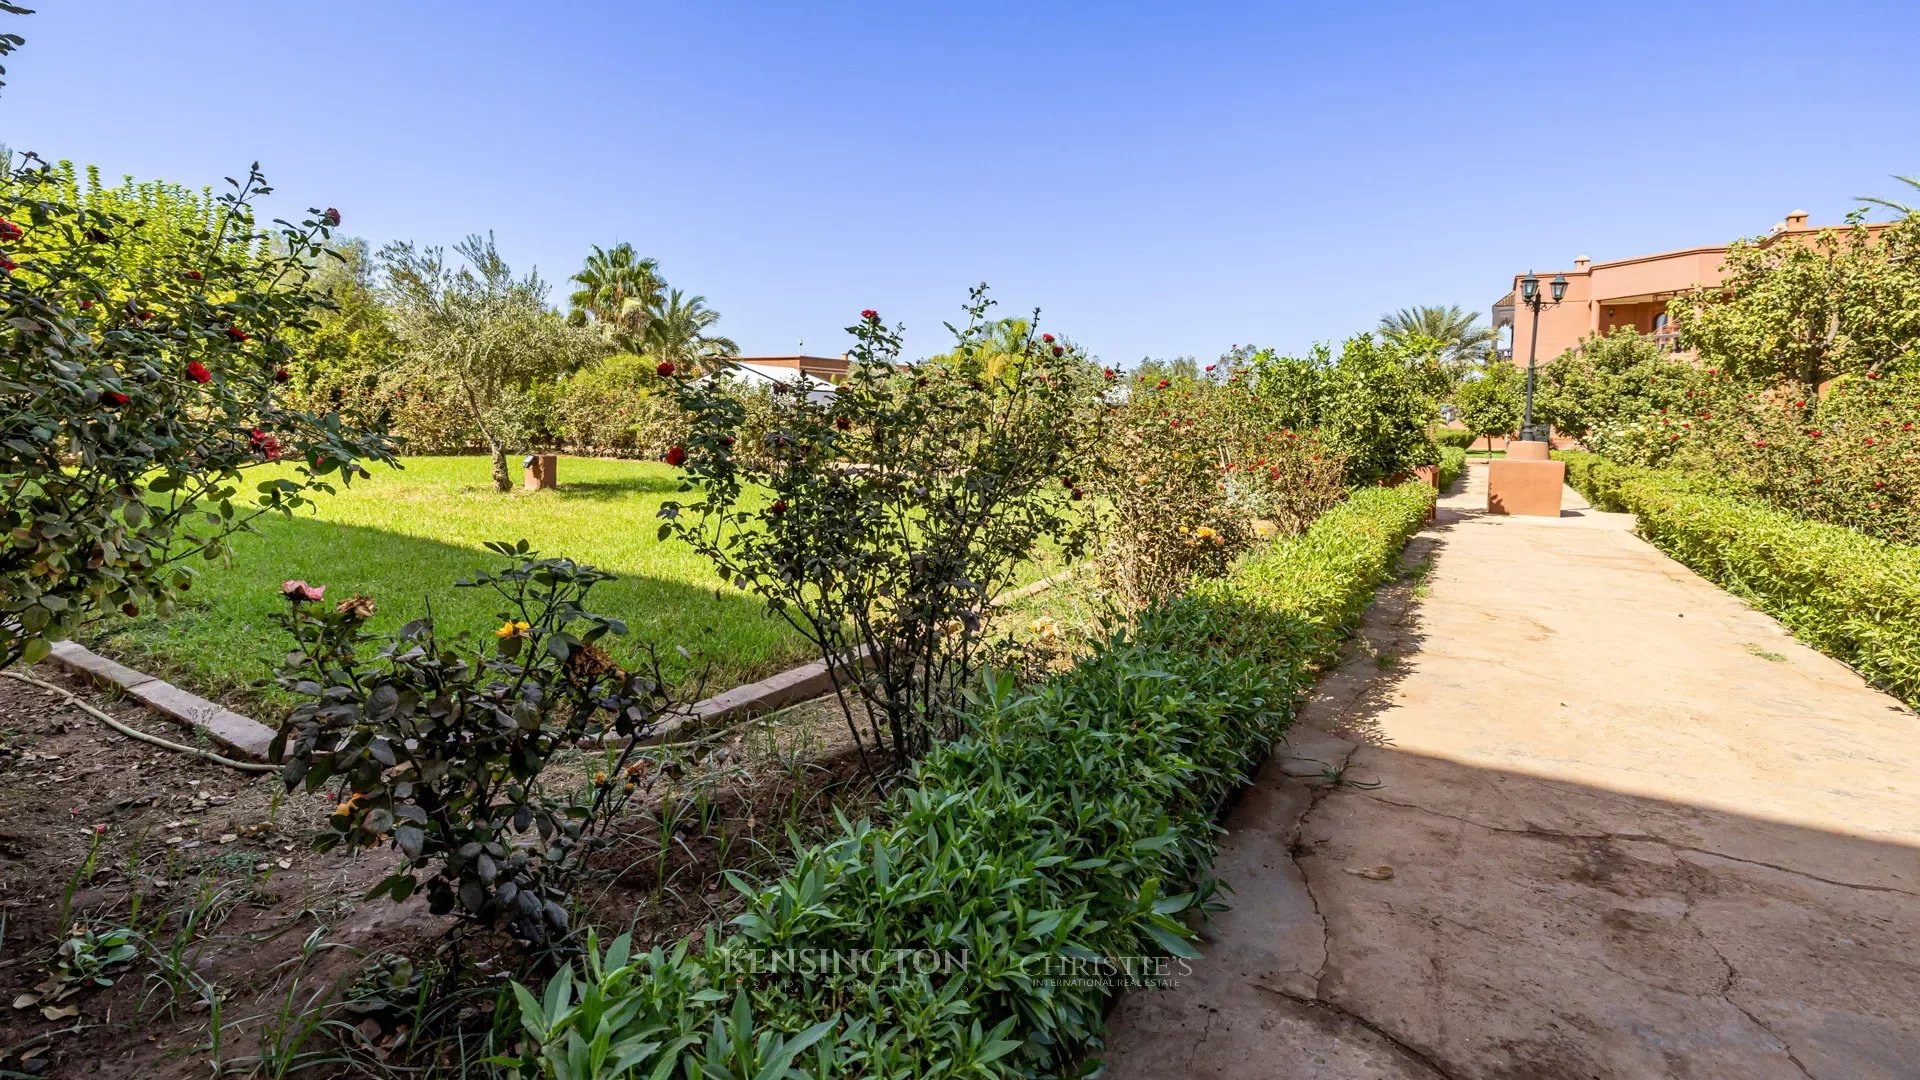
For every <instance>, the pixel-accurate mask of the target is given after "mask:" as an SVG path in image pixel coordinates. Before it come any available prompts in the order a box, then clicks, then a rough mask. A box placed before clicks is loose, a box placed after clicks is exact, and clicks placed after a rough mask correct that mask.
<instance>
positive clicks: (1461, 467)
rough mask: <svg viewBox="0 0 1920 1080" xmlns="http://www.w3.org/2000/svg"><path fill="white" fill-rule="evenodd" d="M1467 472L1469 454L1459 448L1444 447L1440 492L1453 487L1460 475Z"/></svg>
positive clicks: (1441, 454)
mask: <svg viewBox="0 0 1920 1080" xmlns="http://www.w3.org/2000/svg"><path fill="white" fill-rule="evenodd" d="M1466 471H1467V452H1466V451H1465V450H1462V449H1461V448H1459V447H1457V446H1448V447H1444V448H1442V449H1441V451H1440V490H1441V491H1445V490H1447V489H1448V488H1450V487H1452V486H1453V482H1454V481H1455V480H1458V479H1460V474H1461V473H1464V472H1466Z"/></svg>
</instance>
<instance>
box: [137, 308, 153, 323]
mask: <svg viewBox="0 0 1920 1080" xmlns="http://www.w3.org/2000/svg"><path fill="white" fill-rule="evenodd" d="M133 317H134V318H136V319H139V320H140V321H141V322H146V321H147V320H148V319H151V318H153V312H151V311H140V312H135V313H134V316H133Z"/></svg>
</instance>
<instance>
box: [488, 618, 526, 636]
mask: <svg viewBox="0 0 1920 1080" xmlns="http://www.w3.org/2000/svg"><path fill="white" fill-rule="evenodd" d="M529 629H531V627H529V626H528V625H527V624H526V623H525V622H523V621H516V620H513V619H508V620H507V621H506V622H503V623H501V624H500V629H498V630H495V631H494V632H493V636H494V637H497V638H510V637H519V636H520V635H522V634H525V633H526V632H527V631H528V630H529Z"/></svg>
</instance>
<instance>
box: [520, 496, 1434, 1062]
mask: <svg viewBox="0 0 1920 1080" xmlns="http://www.w3.org/2000/svg"><path fill="white" fill-rule="evenodd" d="M1431 500H1432V491H1431V489H1430V488H1427V487H1425V486H1424V485H1420V484H1408V485H1404V486H1401V487H1398V488H1387V489H1379V488H1375V489H1366V490H1362V491H1359V492H1356V493H1355V494H1354V495H1353V497H1352V498H1351V499H1349V500H1348V501H1347V502H1345V503H1343V504H1342V505H1340V506H1339V507H1336V508H1335V509H1333V510H1331V511H1329V512H1328V513H1326V514H1325V515H1323V516H1322V517H1321V518H1320V519H1318V520H1317V521H1315V522H1314V523H1313V525H1312V526H1311V527H1310V528H1309V529H1308V530H1307V531H1306V532H1305V533H1303V534H1301V535H1299V536H1296V537H1291V538H1286V539H1282V540H1278V541H1275V542H1274V543H1273V544H1271V545H1269V546H1268V547H1266V548H1264V549H1262V550H1260V551H1258V552H1256V553H1255V554H1253V555H1252V556H1250V557H1249V558H1248V559H1247V560H1246V561H1245V562H1244V563H1243V564H1242V566H1241V567H1240V568H1238V569H1237V571H1236V572H1235V573H1234V574H1233V575H1232V576H1231V577H1230V578H1227V579H1224V580H1220V581H1215V582H1209V583H1207V584H1205V585H1203V586H1201V587H1199V588H1197V589H1196V590H1194V591H1193V592H1192V593H1190V594H1188V595H1186V596H1183V597H1180V598H1178V599H1175V600H1172V601H1169V602H1166V603H1164V604H1161V605H1158V606H1156V607H1155V608H1153V609H1151V610H1150V611H1149V612H1147V613H1146V615H1145V616H1144V617H1143V618H1142V620H1141V622H1140V625H1139V627H1138V628H1137V629H1136V630H1135V631H1134V632H1132V633H1131V634H1121V635H1117V636H1116V637H1114V638H1113V639H1112V640H1110V641H1108V642H1106V643H1105V644H1103V645H1102V646H1101V647H1099V648H1098V649H1096V650H1095V651H1094V653H1093V654H1092V655H1091V656H1089V657H1088V658H1086V659H1085V660H1084V661H1082V662H1081V663H1080V664H1079V665H1078V666H1077V667H1075V668H1074V669H1073V670H1072V671H1071V672H1069V673H1067V674H1065V675H1062V676H1060V677H1059V678H1056V679H1051V680H1048V681H1047V682H1045V683H1042V684H1040V685H1037V686H1034V687H1031V688H1025V689H1022V688H1016V687H1015V686H1014V685H1013V684H1012V683H1011V681H1010V680H1006V679H989V680H988V682H987V684H986V685H985V686H984V687H983V688H982V690H981V691H980V693H979V695H978V699H977V702H976V705H975V707H974V710H973V713H972V717H971V725H970V730H969V733H968V734H967V735H966V736H964V737H962V738H960V739H958V740H955V741H953V742H950V743H946V744H943V745H941V746H940V747H938V748H936V749H935V750H934V751H933V752H931V753H929V754H928V755H927V756H926V757H925V758H924V759H923V760H922V761H921V762H920V763H919V764H918V765H917V766H916V768H915V769H914V771H913V773H912V775H911V777H910V779H909V781H908V783H907V786H906V787H905V788H904V789H903V790H902V791H901V792H899V793H898V794H897V795H896V796H894V797H893V798H892V799H891V800H890V801H889V802H888V804H887V805H886V807H885V808H884V809H883V811H882V813H881V817H882V819H883V820H882V821H881V822H879V823H871V822H866V821H862V822H859V823H843V828H842V831H841V835H840V836H839V837H838V838H836V839H833V840H831V841H830V842H827V843H825V844H822V845H819V846H816V847H812V848H809V849H807V850H804V851H803V852H802V853H801V854H800V855H799V856H798V858H797V859H796V861H795V863H794V865H793V867H792V868H791V869H790V870H789V871H787V873H786V874H785V875H784V876H783V877H782V878H780V880H778V881H776V882H774V883H772V884H771V885H767V886H764V887H760V888H755V889H749V890H748V891H749V892H750V893H751V899H750V901H749V903H748V906H747V909H746V911H745V913H744V914H742V915H740V916H739V917H738V918H736V919H735V920H734V921H733V924H732V928H731V931H730V932H729V933H727V934H726V935H724V936H722V935H721V934H720V933H718V932H717V931H713V930H710V931H709V932H708V934H707V937H706V939H705V942H704V945H703V947H702V948H701V949H700V950H699V951H697V952H696V951H694V950H691V949H689V947H688V945H687V944H686V943H684V942H683V943H682V944H681V945H679V946H678V947H676V948H674V949H673V950H670V951H669V950H660V949H656V950H654V951H652V952H649V953H646V954H644V955H637V956H636V955H629V950H628V945H627V941H626V939H625V938H624V937H622V938H621V939H619V940H618V941H616V942H614V944H613V945H612V947H610V948H609V949H607V950H606V951H605V952H598V951H596V950H595V949H594V948H592V947H591V946H590V948H589V950H588V956H587V957H586V959H585V962H584V963H583V965H582V967H583V969H584V970H583V971H578V972H576V971H574V970H572V969H569V970H567V971H563V972H561V973H560V974H559V975H558V976H556V977H555V978H554V979H553V980H552V981H551V982H550V983H549V984H548V986H547V989H546V993H545V995H544V997H543V998H542V999H539V1000H536V999H535V998H534V997H533V995H532V994H531V993H530V992H528V991H526V990H524V989H522V988H518V987H516V992H517V994H518V995H519V998H520V1005H521V1012H522V1023H523V1025H524V1026H525V1028H526V1030H527V1032H528V1034H529V1035H530V1036H531V1040H532V1042H533V1043H535V1044H537V1045H536V1048H535V1050H534V1051H533V1053H534V1054H537V1058H538V1060H537V1061H534V1060H529V1061H527V1062H525V1063H524V1064H525V1067H526V1071H527V1072H529V1073H535V1074H538V1075H542V1076H548V1077H555V1078H565V1080H586V1078H588V1077H622V1076H644V1077H649V1078H653V1077H670V1076H703V1077H721V1076H726V1077H757V1076H788V1075H795V1076H801V1077H810V1078H811V1077H820V1078H824V1077H838V1076H861V1077H925V1076H958V1075H969V1076H983V1077H1031V1076H1040V1075H1052V1074H1054V1073H1055V1072H1057V1071H1058V1070H1061V1069H1065V1068H1068V1067H1070V1066H1071V1065H1073V1064H1074V1063H1075V1062H1077V1061H1079V1060H1081V1058H1082V1057H1083V1056H1084V1055H1085V1054H1086V1053H1087V1052H1088V1051H1089V1050H1095V1049H1097V1048H1098V1047H1099V1045H1100V1036H1101V1032H1102V1029H1103V1023H1104V1021H1103V1014H1104V1011H1105V1008H1106V1004H1107V999H1108V996H1109V990H1108V989H1107V988H1106V987H1105V986H1104V985H1100V980H1099V979H1098V978H1089V979H1086V980H1083V981H1082V982H1080V983H1076V982H1075V981H1074V975H1075V974H1081V975H1088V976H1099V975H1110V974H1112V972H1111V971H1110V970H1102V969H1101V968H1100V967H1099V965H1098V964H1097V963H1095V962H1094V960H1095V958H1100V957H1165V956H1167V955H1168V954H1173V955H1187V956H1191V955H1194V953H1193V951H1192V948H1191V946H1190V945H1189V944H1188V942H1189V941H1190V939H1191V937H1192V934H1191V932H1190V931H1189V930H1188V929H1187V927H1186V925H1185V923H1184V922H1183V921H1182V918H1181V917H1182V916H1183V915H1185V914H1187V913H1189V912H1192V911H1194V910H1196V909H1198V908H1200V907H1201V906H1203V905H1205V904H1207V903H1208V902H1209V901H1210V899H1211V897H1212V886H1211V884H1209V883H1207V882H1205V881H1204V880H1203V875H1202V872H1203V870H1204V868H1205V867H1206V865H1207V864H1208V862H1209V861H1210V860H1211V859H1212V857H1213V855H1214V852H1215V843H1216V840H1217V838H1218V836H1219V833H1220V829H1219V826H1218V825H1217V824H1216V817H1217V814H1218V812H1219V809H1220V807H1221V805H1222V803H1223V801H1224V800H1225V799H1226V797H1227V796H1228V794H1230V793H1231V792H1232V791H1233V790H1235V789H1236V788H1238V787H1239V786H1240V785H1242V784H1243V783H1245V782H1246V780H1247V779H1248V778H1249V777H1250V776H1251V775H1252V772H1253V770H1254V769H1255V768H1256V767H1257V766H1258V764H1259V763H1260V761H1261V760H1262V759H1263V758H1264V757H1265V755H1266V754H1267V752H1268V751H1269V750H1270V749H1271V747H1272V745H1273V744H1274V742H1275V741H1276V740H1277V739H1279V738H1280V736H1281V735H1282V734H1284V733H1285V731H1286V729H1287V726H1288V724H1289V723H1290V722H1291V721H1292V716H1293V707H1294V703H1295V701H1296V699H1297V698H1298V696H1299V693H1300V692H1301V691H1302V690H1303V689H1304V688H1305V687H1306V685H1307V683H1308V681H1309V680H1310V679H1311V678H1312V672H1313V670H1314V668H1315V667H1316V666H1317V665H1318V664H1320V663H1322V662H1324V661H1325V660H1327V659H1328V658H1329V657H1331V656H1332V655H1333V653H1334V651H1335V649H1336V648H1337V647H1338V646H1339V644H1340V642H1341V640H1342V639H1343V638H1344V637H1345V636H1346V635H1347V634H1348V633H1349V632H1350V631H1351V629H1352V627H1353V626H1354V624H1355V623H1356V622H1357V621H1358V619H1359V617H1360V615H1361V613H1362V612H1364V611H1365V610H1366V607H1367V604H1368V603H1369V601H1370V600H1371V597H1372V594H1373V590H1374V588H1375V586H1377V585H1378V584H1380V583H1381V582H1382V581H1384V580H1386V579H1387V578H1388V577H1389V576H1390V575H1391V574H1392V572H1393V569H1394V566H1395V564H1396V561H1397V557H1398V554H1399V552H1400V550H1401V548H1402V546H1403V545H1404V544H1405V543H1406V540H1407V538H1408V537H1410V536H1411V535H1413V533H1414V532H1416V531H1417V530H1418V529H1419V528H1420V526H1421V523H1422V521H1423V520H1424V518H1425V516H1426V513H1427V509H1428V507H1429V505H1430V503H1431ZM736 884H740V883H739V882H736ZM742 887H743V888H745V886H744V885H743V886H742ZM868 949H870V950H874V954H872V957H875V958H878V959H877V960H874V962H870V963H867V964H851V965H849V966H848V967H845V968H842V969H840V970H828V971H820V970H814V971H811V972H805V971H804V969H803V973H795V972H794V971H791V970H787V971H769V970H768V967H769V965H770V964H775V963H780V962H791V963H794V964H805V963H806V958H807V957H809V956H817V955H819V954H820V953H831V954H834V955H838V956H840V957H843V958H844V957H847V956H849V955H850V953H851V951H854V950H868ZM788 950H796V951H795V952H791V953H790V952H788ZM961 952H964V954H965V962H964V963H963V964H960V963H954V964H950V965H949V964H948V963H946V962H945V961H946V960H948V959H951V958H953V957H955V956H956V954H959V953H961ZM921 958H926V959H925V960H921ZM1075 958H1078V959H1077V962H1079V963H1084V964H1085V965H1086V967H1085V968H1083V969H1080V970H1078V971H1077V972H1076V971H1070V970H1066V969H1065V967H1064V965H1069V964H1072V963H1075V962H1076V959H1075ZM927 965H932V967H933V969H932V970H923V967H925V966H927ZM789 1069H791V1070H792V1073H791V1074H790V1073H789V1072H788V1071H787V1070H789Z"/></svg>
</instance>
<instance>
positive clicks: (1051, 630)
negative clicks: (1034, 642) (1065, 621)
mask: <svg viewBox="0 0 1920 1080" xmlns="http://www.w3.org/2000/svg"><path fill="white" fill-rule="evenodd" d="M1027 630H1028V632H1030V633H1032V634H1035V635H1037V636H1039V637H1041V638H1044V639H1046V640H1048V641H1052V640H1053V639H1054V638H1056V637H1059V636H1060V624H1059V623H1058V622H1055V621H1054V620H1053V619H1052V618H1049V617H1048V616H1045V615H1042V616H1040V617H1039V618H1037V619H1035V620H1033V622H1031V623H1028V624H1027Z"/></svg>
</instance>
